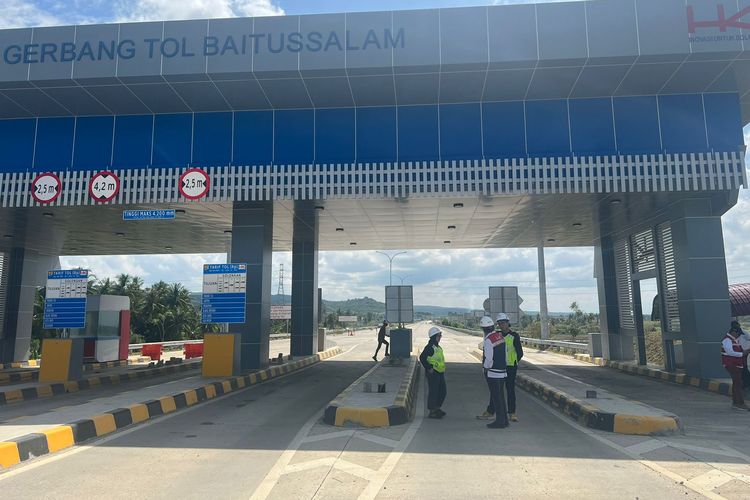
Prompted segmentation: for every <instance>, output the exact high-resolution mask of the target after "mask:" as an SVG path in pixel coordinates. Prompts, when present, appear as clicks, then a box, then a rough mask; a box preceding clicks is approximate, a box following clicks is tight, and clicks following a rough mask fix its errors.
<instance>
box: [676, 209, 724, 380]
mask: <svg viewBox="0 0 750 500" xmlns="http://www.w3.org/2000/svg"><path fill="white" fill-rule="evenodd" d="M670 219H671V221H670V224H671V228H672V242H673V245H674V260H675V272H676V278H677V300H678V304H679V311H680V334H681V337H682V339H683V340H682V342H683V344H682V347H683V353H684V361H685V371H686V372H687V374H688V375H691V376H695V377H703V378H711V377H726V376H727V374H726V371H725V370H724V368H723V367H722V366H721V362H720V360H719V357H718V355H717V352H718V351H717V349H718V347H717V346H718V345H719V342H720V341H721V337H722V334H723V333H724V332H726V331H727V330H728V329H729V322H730V319H731V306H730V303H729V291H728V284H727V266H726V260H725V256H724V238H723V234H722V228H721V217H719V216H715V215H713V212H712V210H711V201H710V200H709V199H693V200H685V201H682V202H680V203H679V204H676V205H675V206H674V207H673V209H672V210H671V211H670Z"/></svg>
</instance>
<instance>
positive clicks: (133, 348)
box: [128, 333, 290, 354]
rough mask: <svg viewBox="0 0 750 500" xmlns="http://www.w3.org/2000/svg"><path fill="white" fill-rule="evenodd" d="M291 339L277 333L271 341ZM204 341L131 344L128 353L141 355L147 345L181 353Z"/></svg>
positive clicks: (286, 334) (272, 336) (287, 335)
mask: <svg viewBox="0 0 750 500" xmlns="http://www.w3.org/2000/svg"><path fill="white" fill-rule="evenodd" d="M288 338H290V334H288V333H281V334H279V333H275V334H272V335H271V340H283V339H288ZM202 343H203V340H173V341H169V342H148V343H145V344H130V345H129V346H128V352H129V353H130V354H133V353H139V352H141V351H142V350H143V346H147V345H159V344H161V346H162V349H163V350H164V351H179V350H180V349H183V348H184V347H185V344H202Z"/></svg>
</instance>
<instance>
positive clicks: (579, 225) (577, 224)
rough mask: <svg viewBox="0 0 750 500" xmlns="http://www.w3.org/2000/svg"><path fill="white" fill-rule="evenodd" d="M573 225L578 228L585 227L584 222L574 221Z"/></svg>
mask: <svg viewBox="0 0 750 500" xmlns="http://www.w3.org/2000/svg"><path fill="white" fill-rule="evenodd" d="M573 227H574V228H576V229H581V228H582V227H583V224H581V223H580V222H574V223H573Z"/></svg>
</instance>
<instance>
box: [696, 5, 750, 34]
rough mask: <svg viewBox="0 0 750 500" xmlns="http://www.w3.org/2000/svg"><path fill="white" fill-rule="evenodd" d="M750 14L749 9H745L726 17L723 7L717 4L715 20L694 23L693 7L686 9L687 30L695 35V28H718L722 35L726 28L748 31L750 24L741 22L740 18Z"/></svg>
mask: <svg viewBox="0 0 750 500" xmlns="http://www.w3.org/2000/svg"><path fill="white" fill-rule="evenodd" d="M749 14H750V7H746V8H744V9H742V10H741V11H739V12H738V13H736V14H735V15H733V16H731V17H727V15H726V13H725V12H724V5H722V4H719V5H717V6H716V19H712V20H710V21H696V20H695V12H694V11H693V7H692V6H689V7H688V8H687V17H688V30H689V31H690V33H695V30H696V29H697V28H719V31H721V32H722V33H724V32H726V31H727V28H738V29H750V22H743V21H742V18H743V17H745V16H747V15H749Z"/></svg>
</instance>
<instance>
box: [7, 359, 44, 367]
mask: <svg viewBox="0 0 750 500" xmlns="http://www.w3.org/2000/svg"><path fill="white" fill-rule="evenodd" d="M35 367H36V368H38V367H39V360H38V359H30V360H28V361H14V362H12V363H5V364H3V363H0V370H13V369H15V368H35Z"/></svg>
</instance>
